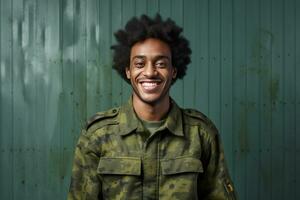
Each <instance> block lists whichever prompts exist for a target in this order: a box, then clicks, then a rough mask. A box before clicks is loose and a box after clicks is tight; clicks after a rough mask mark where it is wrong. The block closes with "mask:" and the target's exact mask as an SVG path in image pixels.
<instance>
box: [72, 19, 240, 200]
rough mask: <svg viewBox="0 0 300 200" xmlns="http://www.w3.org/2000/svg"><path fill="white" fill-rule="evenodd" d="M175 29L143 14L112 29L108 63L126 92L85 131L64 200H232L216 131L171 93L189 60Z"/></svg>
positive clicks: (166, 22)
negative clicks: (128, 95) (120, 103)
mask: <svg viewBox="0 0 300 200" xmlns="http://www.w3.org/2000/svg"><path fill="white" fill-rule="evenodd" d="M181 32H182V29H181V28H180V27H178V26H177V25H176V24H175V23H174V22H173V21H172V20H170V19H167V20H165V21H163V20H162V18H161V17H160V16H159V15H157V16H156V17H155V18H154V19H151V18H149V17H147V16H145V15H143V16H141V17H140V18H136V17H135V18H132V19H131V20H130V21H129V22H128V23H127V24H126V27H125V29H124V30H119V31H118V32H116V33H115V36H116V39H117V44H116V45H114V46H112V49H113V50H114V64H113V67H114V69H115V70H117V72H118V73H119V74H120V75H121V77H122V78H124V80H126V81H127V82H128V83H130V84H131V86H132V89H133V91H132V96H131V98H130V99H129V100H128V102H127V103H126V104H125V105H123V106H121V107H119V108H112V109H111V110H108V111H106V112H101V113H97V114H96V115H95V116H94V117H92V118H91V120H90V121H89V122H88V123H87V126H86V127H85V128H84V129H83V131H82V134H81V135H80V138H79V141H78V144H77V146H76V150H75V157H74V165H73V170H72V179H71V185H70V190H69V194H68V199H91V200H93V199H105V200H106V199H107V200H114V199H128V200H132V199H164V200H169V199H179V200H181V199H182V200H193V199H212V200H215V199H216V200H217V199H236V197H235V190H234V188H233V184H232V181H231V179H230V177H229V174H228V170H227V167H226V164H225V159H224V152H223V149H222V146H221V142H220V137H219V135H218V131H217V129H216V128H215V126H214V125H213V123H212V122H211V121H210V120H209V119H208V118H207V117H205V116H204V115H203V114H202V113H200V112H199V111H196V110H193V109H182V108H180V107H179V106H178V105H177V104H176V103H175V101H174V100H172V99H171V97H170V96H169V90H170V87H171V85H172V84H173V83H174V82H175V81H176V80H177V79H178V78H183V77H184V75H185V71H186V67H187V65H188V64H189V63H190V54H191V50H190V48H189V45H188V41H187V40H186V39H185V38H184V37H183V36H182V35H181Z"/></svg>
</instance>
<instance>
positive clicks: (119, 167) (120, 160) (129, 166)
mask: <svg viewBox="0 0 300 200" xmlns="http://www.w3.org/2000/svg"><path fill="white" fill-rule="evenodd" d="M97 172H98V173H99V174H116V175H117V174H119V175H140V174H141V159H140V158H135V157H110V158H108V157H101V158H100V161H99V164H98V168H97Z"/></svg>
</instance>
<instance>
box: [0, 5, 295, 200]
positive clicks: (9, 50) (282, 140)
mask: <svg viewBox="0 0 300 200" xmlns="http://www.w3.org/2000/svg"><path fill="white" fill-rule="evenodd" d="M157 12H159V13H161V14H162V16H163V17H164V18H165V17H171V18H172V19H174V20H175V21H176V22H177V23H178V24H179V25H181V26H183V27H184V35H185V36H186V37H187V38H188V39H189V40H190V44H191V48H192V50H193V54H192V63H191V64H190V65H189V68H188V71H187V75H186V77H185V79H184V80H183V81H178V82H177V83H176V84H175V85H174V86H173V88H172V96H173V98H174V99H175V100H176V101H177V102H178V104H179V105H181V106H183V107H186V108H187V107H192V108H196V109H198V110H201V111H202V112H204V113H205V114H207V115H208V116H209V117H210V118H211V119H212V120H213V121H214V122H215V123H216V125H217V127H218V128H219V130H220V133H221V137H222V140H223V144H224V148H225V153H226V158H227V162H228V165H229V168H230V172H231V176H232V178H233V180H234V182H235V186H236V190H237V192H238V194H239V197H240V199H242V200H244V199H249V200H253V199H255V200H256V199H262V200H271V199H272V200H273V199H275V200H276V199H294V200H296V199H300V190H299V188H300V182H299V181H300V172H299V171H300V156H299V155H297V154H298V153H299V150H300V136H299V134H300V112H299V111H300V66H299V65H300V1H299V0H0V46H1V49H0V69H1V70H0V84H1V85H0V92H1V99H0V111H1V116H0V131H1V132H0V199H1V200H2V199H3V200H10V199H28V200H29V199H30V200H35V199H37V200H40V199H49V200H50V199H51V200H52V199H65V198H66V194H67V190H68V185H69V181H70V180H69V178H70V170H71V163H72V158H73V150H74V145H75V143H76V141H77V138H78V135H79V132H80V128H81V127H82V126H83V125H84V123H85V121H86V119H87V118H89V117H90V116H91V115H92V114H94V113H95V112H96V111H102V110H105V109H108V108H110V107H112V106H117V105H120V104H121V103H122V102H125V101H127V98H128V97H129V95H130V92H131V88H130V86H129V85H128V84H127V83H125V82H124V81H122V80H121V79H120V78H119V76H118V75H117V74H116V72H115V71H112V69H111V54H112V52H111V50H110V45H111V44H113V43H114V41H115V40H114V37H113V32H114V31H116V30H118V29H119V28H120V27H122V26H124V24H125V23H126V21H127V20H128V19H129V18H131V17H132V16H134V15H138V16H139V15H141V14H143V13H146V14H149V15H152V16H153V15H154V14H155V13H157Z"/></svg>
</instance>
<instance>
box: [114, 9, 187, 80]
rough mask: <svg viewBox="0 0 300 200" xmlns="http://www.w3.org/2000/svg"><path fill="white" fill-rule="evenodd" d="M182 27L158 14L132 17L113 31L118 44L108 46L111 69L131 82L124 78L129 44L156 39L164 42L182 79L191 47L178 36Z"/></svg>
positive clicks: (128, 62)
mask: <svg viewBox="0 0 300 200" xmlns="http://www.w3.org/2000/svg"><path fill="white" fill-rule="evenodd" d="M181 32H182V28H181V27H179V26H177V25H176V24H175V22H174V21H173V20H171V19H170V18H168V19H166V20H165V21H163V20H162V18H161V16H160V15H159V14H156V16H155V17H154V18H153V19H151V18H150V17H148V16H147V15H142V16H141V17H140V18H137V17H133V18H131V19H130V20H129V21H128V22H127V24H126V26H125V29H124V30H122V29H120V30H118V31H117V32H115V33H114V35H115V37H116V41H117V44H115V45H113V46H111V49H113V51H114V54H113V69H115V70H116V71H117V72H118V73H119V74H120V75H121V77H122V78H123V79H124V80H126V81H127V82H128V83H130V80H128V79H127V78H126V72H125V68H126V67H129V66H130V51H131V47H132V46H133V45H134V44H135V43H137V42H140V41H144V40H146V39H148V38H156V39H159V40H161V41H163V42H165V43H167V44H168V45H169V47H170V50H171V55H172V65H173V67H175V68H176V69H177V76H176V78H175V79H174V80H173V83H174V82H175V81H176V79H177V78H179V79H182V78H183V77H184V75H185V73H186V69H187V65H188V64H189V63H190V62H191V59H190V55H191V52H192V51H191V49H190V47H189V42H188V40H187V39H186V38H184V37H183V36H182V35H181Z"/></svg>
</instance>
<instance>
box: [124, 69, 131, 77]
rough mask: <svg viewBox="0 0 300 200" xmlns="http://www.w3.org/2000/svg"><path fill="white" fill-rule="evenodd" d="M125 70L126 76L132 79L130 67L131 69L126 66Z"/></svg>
mask: <svg viewBox="0 0 300 200" xmlns="http://www.w3.org/2000/svg"><path fill="white" fill-rule="evenodd" d="M125 72H126V77H127V78H128V79H130V69H129V67H126V68H125Z"/></svg>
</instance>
